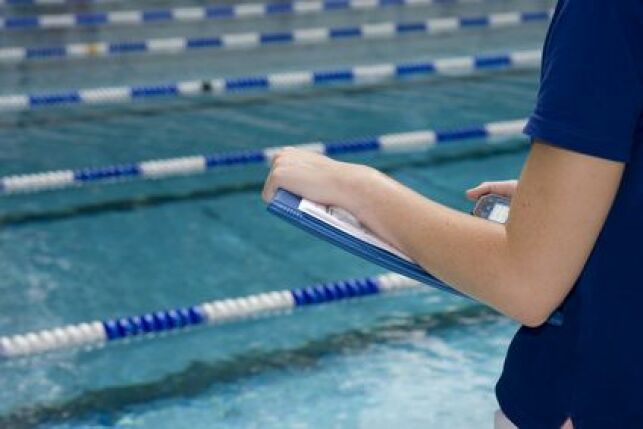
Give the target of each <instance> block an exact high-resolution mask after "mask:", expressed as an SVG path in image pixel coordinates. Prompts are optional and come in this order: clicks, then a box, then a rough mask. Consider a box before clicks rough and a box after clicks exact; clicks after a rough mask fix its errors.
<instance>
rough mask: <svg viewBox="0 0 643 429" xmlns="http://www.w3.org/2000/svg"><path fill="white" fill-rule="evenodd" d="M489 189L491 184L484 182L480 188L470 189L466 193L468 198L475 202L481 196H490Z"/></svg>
mask: <svg viewBox="0 0 643 429" xmlns="http://www.w3.org/2000/svg"><path fill="white" fill-rule="evenodd" d="M489 189H490V183H489V182H482V183H481V184H479V185H478V186H476V187H474V188H471V189H468V190H467V191H466V194H467V198H469V199H470V200H472V201H475V200H477V199H478V198H480V197H481V196H483V195H486V194H488V193H489Z"/></svg>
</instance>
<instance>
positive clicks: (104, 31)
mask: <svg viewBox="0 0 643 429" xmlns="http://www.w3.org/2000/svg"><path fill="white" fill-rule="evenodd" d="M182 4H185V5H188V4H191V3H188V2H187V1H185V2H184V3H182ZM194 4H196V3H194ZM159 5H164V3H161V2H152V1H145V2H140V4H139V2H137V3H136V5H132V4H129V3H121V2H108V3H104V4H102V5H99V6H96V7H97V8H102V9H116V8H119V7H120V8H127V9H133V8H139V7H140V8H149V7H155V6H159ZM173 5H177V6H178V4H175V3H173ZM546 7H551V2H542V1H534V0H521V1H503V0H489V1H485V2H480V3H472V4H466V5H453V4H444V5H434V6H430V7H418V8H412V9H404V8H387V9H385V10H378V11H369V12H366V11H358V12H342V13H338V12H334V13H328V14H317V15H310V16H304V17H288V18H285V17H280V18H266V19H251V20H244V21H235V22H232V21H230V22H228V21H217V22H216V23H213V22H210V23H203V24H198V25H169V24H166V25H159V26H144V27H122V28H117V29H115V28H108V27H105V28H101V29H99V30H95V31H88V30H69V31H56V32H45V33H37V32H12V33H2V34H1V37H0V46H17V45H29V46H33V45H43V44H50V45H51V44H58V43H61V42H65V43H69V42H75V41H89V40H99V39H102V40H132V39H142V38H149V37H174V36H204V35H208V34H220V33H229V32H243V31H268V30H275V29H286V28H288V29H289V28H302V27H309V26H338V25H345V24H355V23H363V22H378V21H383V20H397V21H403V20H405V19H406V20H409V19H412V20H418V19H425V18H427V17H430V16H454V15H461V16H464V15H476V14H480V13H489V12H492V11H503V10H504V11H517V10H539V9H544V8H546ZM6 10H7V9H5V11H6ZM47 10H48V11H51V10H52V8H48V9H47ZM56 10H57V9H56ZM21 13H22V12H21ZM545 30H546V26H545V25H544V24H529V25H527V26H524V27H518V28H511V29H504V30H468V31H466V32H464V33H458V34H454V35H448V36H446V35H445V36H440V37H422V36H417V37H416V36H409V37H404V38H399V39H395V40H391V41H379V42H364V41H347V42H343V43H336V44H326V45H320V46H314V47H294V46H289V47H286V46H283V47H273V48H270V49H261V50H256V51H232V52H224V51H203V52H199V53H191V54H187V55H183V54H181V55H164V56H160V55H159V56H145V55H131V56H127V57H121V58H111V59H106V58H102V59H91V60H47V61H39V62H35V61H34V62H32V63H29V64H22V65H15V66H6V65H5V66H2V72H1V73H0V94H12V93H24V92H35V91H40V90H59V89H67V88H77V87H95V86H113V85H121V84H127V85H134V84H141V83H156V82H164V81H176V80H186V79H192V78H211V77H219V76H241V75H248V74H257V73H265V72H273V71H285V70H309V69H315V68H329V67H335V66H345V65H354V64H373V63H378V62H383V61H384V62H386V61H395V62H398V61H406V60H412V59H427V58H438V57H445V56H451V55H459V54H474V53H479V52H485V53H490V52H505V51H508V50H512V49H533V48H538V47H540V46H541V45H542V40H543V37H544V33H545ZM537 84H538V72H537V71H520V72H503V73H483V74H478V75H475V76H471V77H457V78H453V77H446V78H435V79H430V80H414V81H410V82H401V83H399V82H398V83H390V84H386V85H379V86H376V87H360V88H329V89H324V90H316V91H301V92H294V93H290V94H282V95H277V94H270V95H257V96H254V95H252V96H243V97H241V96H239V97H229V98H220V99H213V98H209V97H200V98H191V99H175V100H155V101H149V102H140V103H133V104H126V105H111V106H102V107H101V106H93V107H88V106H77V107H69V108H52V109H42V110H39V111H31V112H20V113H2V114H1V115H0V175H1V176H4V175H9V174H21V173H30V172H37V171H44V170H51V169H60V168H79V167H85V166H100V165H107V164H115V163H122V162H133V161H140V160H146V159H153V158H166V157H173V156H183V155H192V154H203V153H212V152H218V151H226V150H237V149H250V148H262V147H268V146H275V145H286V144H297V143H303V142H308V141H318V140H328V139H335V138H348V137H358V136H367V135H375V134H381V133H391V132H402V131H412V130H417V129H425V128H447V127H457V126H463V125H470V124H478V123H484V122H489V121H497V120H505V119H515V118H521V117H524V116H526V115H528V114H529V113H530V109H531V107H532V105H533V102H534V97H535V94H536V90H537ZM526 150H527V148H526V146H525V144H524V141H523V140H521V139H516V140H514V141H510V142H506V143H503V144H499V145H484V144H483V142H480V141H472V142H467V143H454V144H453V145H450V146H448V147H443V148H436V149H435V150H433V151H431V152H429V153H422V154H417V153H416V154H408V155H399V156H386V157H384V156H378V155H368V156H367V155H360V156H352V157H348V158H345V159H347V160H351V161H355V162H367V163H369V164H371V165H375V166H377V167H379V168H382V169H384V171H386V172H387V173H388V174H391V175H392V176H393V177H395V178H396V179H398V180H400V181H402V182H403V183H405V184H407V185H409V186H411V187H413V188H414V189H417V190H418V191H420V192H422V193H424V194H426V195H427V196H430V197H431V198H434V199H436V200H437V201H440V202H442V203H444V204H447V205H449V206H452V207H455V208H458V209H460V210H469V209H470V203H469V202H468V201H466V199H465V198H464V195H463V191H464V189H466V188H467V187H469V186H472V185H475V184H477V183H478V182H480V181H482V180H493V179H506V178H512V177H516V176H517V175H518V174H519V172H520V168H521V164H522V162H523V161H524V158H525V155H526ZM265 173H266V170H265V168H264V167H252V168H237V169H229V170H222V171H220V172H216V173H211V174H206V175H203V176H193V177H185V178H175V179H167V180H158V181H152V182H150V181H147V182H143V181H138V182H129V183H120V184H118V185H105V186H94V187H85V188H82V189H73V190H68V191H59V192H50V193H43V194H33V195H19V196H12V197H1V198H0V296H2V299H0V335H9V334H15V333H22V332H28V331H32V330H38V329H45V328H50V327H54V326H60V325H64V324H68V323H78V322H82V321H86V320H96V319H106V318H111V317H119V316H125V315H131V314H139V313H144V312H148V311H151V310H157V309H162V308H173V307H177V306H184V305H192V304H196V303H200V302H203V301H209V300H213V299H221V298H226V297H238V296H242V295H247V294H252V293H259V292H264V291H271V290H280V289H286V288H292V287H300V286H305V285H308V284H311V283H316V282H324V281H331V280H340V279H345V278H350V277H363V276H366V275H375V274H379V273H381V272H382V270H381V269H380V268H378V267H377V266H374V265H372V264H369V263H367V262H365V261H362V260H360V259H358V258H355V257H353V256H350V255H348V254H346V253H345V252H343V251H341V250H339V249H336V248H334V247H332V246H330V245H328V244H326V243H324V242H322V241H319V240H316V239H313V238H311V237H310V236H308V235H306V234H305V233H303V232H301V231H299V230H297V229H295V228H293V227H291V226H290V225H288V224H286V223H285V222H283V221H281V220H279V219H276V218H274V217H273V216H271V215H269V214H267V213H266V211H265V206H264V204H263V203H262V201H261V200H260V197H259V191H260V189H261V184H262V179H263V177H264V176H265ZM515 330H516V325H515V324H514V323H513V322H511V321H509V320H507V319H505V318H503V317H502V316H500V315H498V314H496V313H494V312H493V311H491V310H488V309H485V308H483V307H481V306H479V305H476V304H473V303H472V302H469V301H466V300H463V299H459V298H455V297H451V296H447V295H444V294H441V293H439V292H430V291H428V290H427V291H419V292H413V293H403V294H399V295H393V296H387V297H382V298H380V297H372V298H365V299H361V300H358V301H354V302H347V303H339V304H332V305H324V306H319V307H317V308H310V309H306V310H301V311H293V312H291V313H289V314H286V315H282V316H278V317H271V318H263V319H256V320H249V321H244V322H240V323H235V324H229V325H221V326H215V327H203V328H197V329H193V330H191V331H189V332H183V333H181V334H175V335H167V336H164V337H162V338H156V339H151V340H143V341H133V342H129V343H123V344H116V345H109V346H106V347H104V348H98V349H93V350H70V351H61V352H55V353H49V354H44V355H41V356H36V357H33V358H29V359H18V360H12V361H2V362H0V385H2V386H5V388H4V389H1V390H0V427H2V428H4V427H8V428H10V427H11V428H13V427H17V428H21V427H60V428H63V427H64V428H67V427H154V428H176V427H192V428H200V427H204V428H205V427H222V428H227V427H230V428H252V427H261V428H264V427H279V428H308V427H310V428H320V427H323V428H326V427H328V428H332V427H338V428H339V427H341V428H362V427H364V428H366V427H368V428H389V427H391V426H393V425H398V426H399V427H404V428H416V427H417V428H419V427H422V428H426V427H431V428H433V427H450V428H451V427H452V428H483V427H490V426H491V420H492V413H493V411H494V410H495V409H496V408H497V404H496V401H495V398H494V395H493V386H494V383H495V380H496V379H497V377H498V374H499V372H500V370H501V366H502V360H503V357H504V353H505V351H506V347H507V345H508V343H509V340H510V338H511V336H512V334H513V332H514V331H515Z"/></svg>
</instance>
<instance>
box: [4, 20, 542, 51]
mask: <svg viewBox="0 0 643 429" xmlns="http://www.w3.org/2000/svg"><path fill="white" fill-rule="evenodd" d="M551 16H552V11H551V10H541V11H530V12H506V13H494V14H489V15H480V16H468V17H445V18H431V19H428V20H425V21H413V22H378V23H369V24H363V25H357V26H347V27H330V28H328V27H317V28H303V29H298V30H293V31H277V32H266V33H258V32H254V33H253V32H249V33H231V34H223V35H220V36H211V37H197V38H180V37H177V38H163V39H149V40H140V41H119V42H96V43H74V44H69V45H61V46H41V47H9V48H0V62H8V63H17V62H22V61H29V60H36V59H44V58H87V57H111V56H120V55H127V54H136V53H139V54H140V53H149V54H175V53H180V52H186V51H202V50H204V49H223V50H235V49H254V48H264V47H269V46H276V45H316V44H323V43H332V42H341V41H345V40H382V39H393V38H396V37H401V36H407V35H418V34H423V35H429V36H430V35H436V34H447V33H455V32H459V31H463V30H469V29H481V28H489V29H496V28H508V27H516V26H519V25H523V24H530V23H539V22H548V21H549V20H550V19H551Z"/></svg>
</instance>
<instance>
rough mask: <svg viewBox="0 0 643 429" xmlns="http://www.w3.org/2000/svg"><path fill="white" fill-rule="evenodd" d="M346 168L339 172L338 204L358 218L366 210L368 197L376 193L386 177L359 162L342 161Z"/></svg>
mask: <svg viewBox="0 0 643 429" xmlns="http://www.w3.org/2000/svg"><path fill="white" fill-rule="evenodd" d="M343 167H345V168H346V169H345V170H343V171H340V172H339V175H338V177H339V180H340V182H341V183H340V185H339V189H340V195H341V198H340V201H338V206H339V207H342V208H343V209H346V210H348V211H349V212H350V213H352V214H353V215H354V216H355V217H357V218H358V219H361V218H362V213H363V212H364V211H367V210H368V208H367V207H368V205H369V201H370V198H371V197H372V196H373V194H376V193H377V192H378V191H377V190H378V189H380V188H381V187H380V186H379V184H380V183H382V182H383V181H384V180H383V179H385V178H386V176H385V175H384V174H382V173H381V172H380V171H378V170H376V169H374V168H372V167H369V166H366V165H360V164H348V163H344V164H343Z"/></svg>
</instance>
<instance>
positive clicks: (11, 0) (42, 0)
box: [0, 0, 120, 7]
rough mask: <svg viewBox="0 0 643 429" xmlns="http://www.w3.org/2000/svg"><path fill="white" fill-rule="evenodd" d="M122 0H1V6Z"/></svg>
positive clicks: (93, 2) (55, 4)
mask: <svg viewBox="0 0 643 429" xmlns="http://www.w3.org/2000/svg"><path fill="white" fill-rule="evenodd" d="M115 1H120V0H0V7H1V6H64V5H83V4H96V3H113V2H115Z"/></svg>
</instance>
